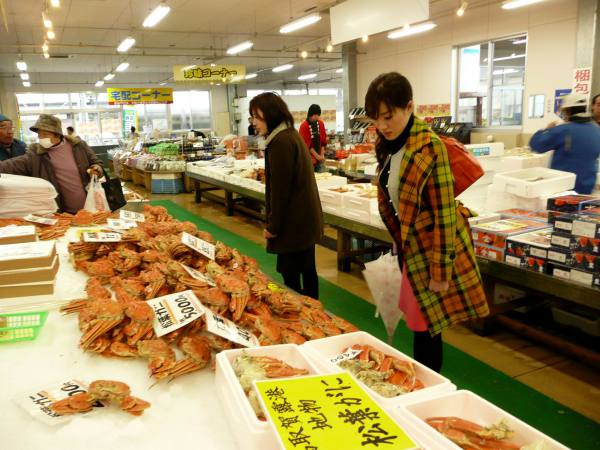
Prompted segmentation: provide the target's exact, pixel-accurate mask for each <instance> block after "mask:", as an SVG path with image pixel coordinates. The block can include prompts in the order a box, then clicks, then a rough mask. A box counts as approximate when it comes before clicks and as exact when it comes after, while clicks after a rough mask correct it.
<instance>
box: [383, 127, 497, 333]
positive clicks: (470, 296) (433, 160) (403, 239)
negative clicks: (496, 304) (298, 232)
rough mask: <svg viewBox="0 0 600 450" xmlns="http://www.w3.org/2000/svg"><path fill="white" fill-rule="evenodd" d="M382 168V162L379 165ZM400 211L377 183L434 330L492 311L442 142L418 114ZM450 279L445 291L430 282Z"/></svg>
mask: <svg viewBox="0 0 600 450" xmlns="http://www.w3.org/2000/svg"><path fill="white" fill-rule="evenodd" d="M381 169H382V168H381V167H380V170H381ZM399 197H400V199H399V207H398V210H399V211H398V214H396V211H395V210H394V207H393V205H392V201H391V200H390V198H389V197H388V192H387V190H386V189H383V188H382V187H381V186H379V187H378V201H379V212H380V214H381V217H382V219H383V222H384V223H385V224H386V226H387V228H388V230H389V232H390V234H391V236H392V238H393V239H394V241H395V242H396V245H397V247H398V251H399V258H400V260H401V261H400V264H401V267H402V261H404V262H405V263H406V271H407V274H406V275H407V277H408V280H409V281H410V284H411V287H412V289H413V292H414V294H415V297H416V298H417V302H418V304H419V307H420V309H421V312H422V313H423V315H424V317H425V320H426V321H427V324H428V329H429V332H430V333H431V334H432V335H435V334H437V333H440V332H441V331H442V330H443V329H444V328H447V327H448V326H450V325H452V324H454V323H457V322H461V321H465V320H469V319H473V318H478V317H484V316H486V315H488V314H489V310H488V305H487V301H486V298H485V293H484V290H483V286H482V283H481V275H480V273H479V269H478V267H477V261H476V259H475V254H474V252H473V246H472V242H471V236H470V229H469V225H468V221H467V218H466V217H465V216H467V215H466V214H463V208H462V207H460V206H459V205H457V201H456V200H455V199H454V182H453V178H452V171H451V169H450V161H449V160H448V153H447V151H446V148H445V147H444V144H443V143H442V142H441V141H440V139H439V138H438V137H437V136H436V135H435V134H434V133H433V132H432V131H431V130H430V129H429V127H428V125H427V124H426V123H425V122H423V121H422V120H420V119H417V118H415V121H414V124H413V126H412V129H411V130H410V135H409V138H408V140H407V142H406V145H405V152H404V155H403V157H402V161H401V163H400V183H399ZM432 278H433V279H434V280H436V281H448V282H449V288H448V290H447V291H446V292H442V293H436V292H433V291H430V290H429V281H430V280H431V279H432Z"/></svg>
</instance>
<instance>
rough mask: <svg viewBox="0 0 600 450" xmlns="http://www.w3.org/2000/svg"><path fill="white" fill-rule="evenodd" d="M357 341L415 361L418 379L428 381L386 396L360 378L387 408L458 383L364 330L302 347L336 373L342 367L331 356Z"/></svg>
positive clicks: (323, 367)
mask: <svg viewBox="0 0 600 450" xmlns="http://www.w3.org/2000/svg"><path fill="white" fill-rule="evenodd" d="M354 344H359V345H370V346H371V347H373V348H376V349H377V350H380V351H382V352H383V353H385V354H387V355H390V356H393V357H396V358H398V359H402V360H407V361H410V362H412V363H413V364H414V365H415V369H416V372H417V378H419V380H421V381H422V382H423V384H424V385H425V388H423V389H421V390H418V391H415V392H409V393H408V394H404V395H398V396H396V397H392V398H386V397H383V396H381V395H379V394H378V393H377V392H375V391H373V390H372V389H371V388H369V387H368V386H366V385H365V384H363V383H362V382H361V381H360V380H358V379H357V381H358V383H360V384H361V385H362V386H363V387H364V388H365V390H366V391H367V392H368V393H369V395H370V396H371V397H373V399H374V400H375V401H376V402H377V403H379V404H380V405H381V407H383V408H385V409H388V410H390V409H392V408H394V407H396V406H398V405H400V404H404V403H408V402H411V401H414V399H418V398H429V397H431V396H432V395H434V394H439V393H441V392H448V391H453V390H455V389H456V386H455V385H453V384H452V383H451V382H450V380H448V379H447V378H445V377H443V376H442V375H440V374H438V373H436V372H434V371H433V370H431V369H430V368H428V367H426V366H424V365H423V364H421V363H419V362H417V361H415V360H414V359H412V358H410V357H409V356H407V355H405V354H404V353H402V352H400V351H398V350H396V349H395V348H394V347H392V346H390V345H388V344H386V343H385V342H383V341H380V340H379V339H377V338H376V337H375V336H372V335H370V334H369V333H366V332H364V331H357V332H354V333H347V334H341V335H339V336H330V337H326V338H323V339H317V340H314V341H307V342H305V343H304V344H302V345H301V346H300V348H301V349H302V351H303V352H304V353H305V354H306V355H308V357H309V358H310V359H311V360H312V361H313V362H314V363H315V365H316V367H317V368H318V369H320V370H322V371H323V372H325V373H335V372H339V371H340V370H342V369H341V368H340V367H339V366H338V365H337V364H334V363H332V362H331V361H330V359H331V358H333V357H335V356H336V355H339V354H340V353H342V352H343V351H344V350H346V349H347V348H348V347H351V346H352V345H354Z"/></svg>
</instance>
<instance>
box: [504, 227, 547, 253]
mask: <svg viewBox="0 0 600 450" xmlns="http://www.w3.org/2000/svg"><path fill="white" fill-rule="evenodd" d="M551 238H552V228H543V229H541V230H536V231H532V232H530V233H525V234H519V235H517V236H513V237H510V238H508V239H507V241H506V254H507V256H508V255H510V256H514V257H519V258H521V257H526V256H532V257H534V258H541V259H546V258H547V257H548V250H549V249H550V247H551V245H552V244H551Z"/></svg>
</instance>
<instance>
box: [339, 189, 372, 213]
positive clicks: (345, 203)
mask: <svg viewBox="0 0 600 450" xmlns="http://www.w3.org/2000/svg"><path fill="white" fill-rule="evenodd" d="M363 194H364V192H349V193H347V194H346V195H344V196H342V207H343V208H344V209H347V210H353V211H363V212H366V213H371V212H372V211H377V197H363V196H362V195H363Z"/></svg>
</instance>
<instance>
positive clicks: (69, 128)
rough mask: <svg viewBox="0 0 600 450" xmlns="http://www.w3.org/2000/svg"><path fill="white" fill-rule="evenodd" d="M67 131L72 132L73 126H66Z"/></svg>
mask: <svg viewBox="0 0 600 450" xmlns="http://www.w3.org/2000/svg"><path fill="white" fill-rule="evenodd" d="M67 131H71V132H73V131H75V128H73V127H67Z"/></svg>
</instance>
